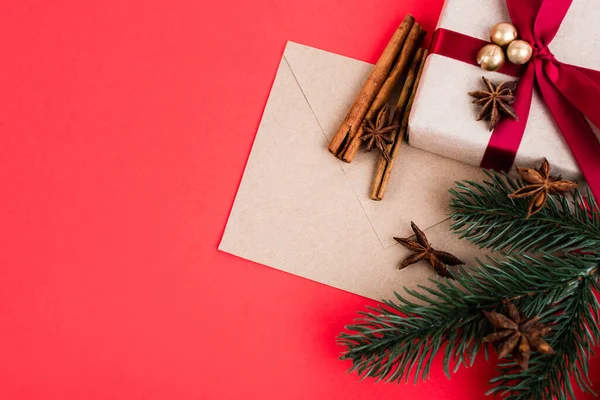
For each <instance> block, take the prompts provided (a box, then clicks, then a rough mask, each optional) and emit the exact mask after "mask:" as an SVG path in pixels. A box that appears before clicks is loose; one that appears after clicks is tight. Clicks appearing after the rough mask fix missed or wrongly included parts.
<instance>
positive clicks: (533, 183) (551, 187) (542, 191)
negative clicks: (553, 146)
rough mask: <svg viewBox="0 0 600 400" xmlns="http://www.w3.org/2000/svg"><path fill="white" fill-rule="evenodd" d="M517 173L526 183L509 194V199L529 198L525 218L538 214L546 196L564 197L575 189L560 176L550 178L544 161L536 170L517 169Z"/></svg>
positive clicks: (572, 183)
mask: <svg viewBox="0 0 600 400" xmlns="http://www.w3.org/2000/svg"><path fill="white" fill-rule="evenodd" d="M517 172H518V173H519V175H521V178H522V179H523V180H524V181H525V182H527V183H528V185H527V186H524V187H522V188H521V189H519V190H517V191H516V192H514V193H512V194H509V195H508V197H510V198H511V199H521V198H525V197H531V201H530V202H529V209H528V210H527V218H529V217H531V216H532V215H533V214H535V213H537V212H539V211H540V210H541V209H542V208H543V207H544V205H545V204H546V200H548V195H551V194H556V195H562V196H564V195H565V194H567V193H568V192H570V191H571V190H573V189H575V188H576V187H577V184H576V183H575V182H571V181H565V180H563V179H562V177H561V176H550V164H549V163H548V160H546V159H544V162H543V163H542V166H541V167H540V168H537V169H532V168H519V167H517Z"/></svg>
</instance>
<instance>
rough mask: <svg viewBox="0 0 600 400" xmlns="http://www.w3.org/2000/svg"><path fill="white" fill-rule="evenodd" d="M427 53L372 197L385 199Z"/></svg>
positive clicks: (424, 53) (422, 60) (425, 51)
mask: <svg viewBox="0 0 600 400" xmlns="http://www.w3.org/2000/svg"><path fill="white" fill-rule="evenodd" d="M427 54H428V52H427V50H423V52H422V54H421V57H420V60H419V70H418V72H417V76H416V78H415V80H414V83H413V85H412V89H411V94H410V98H409V100H408V103H407V104H406V108H405V109H404V112H403V115H402V122H401V123H400V128H399V130H398V134H397V137H396V140H395V141H394V144H393V146H392V149H391V152H390V161H389V162H387V163H386V165H385V171H384V172H383V176H382V177H381V184H380V185H379V189H378V190H377V192H376V195H375V196H374V193H375V186H376V185H377V182H378V181H377V180H376V181H375V182H374V184H373V186H374V187H373V190H372V191H371V198H372V199H374V200H383V196H384V195H385V191H386V190H387V186H388V183H389V181H390V177H391V175H392V170H393V169H394V164H395V161H396V157H397V156H398V152H399V151H400V146H401V145H402V140H403V139H404V137H405V135H406V130H407V128H408V118H409V116H410V110H411V108H412V105H413V102H414V100H415V94H416V93H417V88H418V87H419V81H420V80H421V75H422V74H423V68H424V67H425V61H426V59H427ZM401 97H402V96H401ZM396 111H398V110H396ZM394 118H396V115H394ZM376 178H377V176H376Z"/></svg>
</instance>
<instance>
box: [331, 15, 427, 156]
mask: <svg viewBox="0 0 600 400" xmlns="http://www.w3.org/2000/svg"><path fill="white" fill-rule="evenodd" d="M414 24H415V18H414V17H413V16H412V15H410V14H408V15H407V16H406V17H405V18H404V20H403V21H402V23H401V24H400V26H399V27H398V29H396V31H395V32H394V35H393V36H392V39H391V40H390V42H389V43H388V45H387V46H386V48H385V50H384V51H383V54H382V55H381V57H380V58H379V61H377V64H375V67H374V68H373V71H372V72H371V75H369V78H368V79H367V81H366V82H365V84H364V85H363V88H362V90H361V91H360V93H359V95H358V97H357V98H356V101H355V102H354V104H353V105H352V108H350V111H348V114H347V115H346V118H345V119H344V121H343V122H342V125H341V126H340V127H339V129H338V131H337V132H336V134H335V135H334V137H333V139H332V140H331V142H330V143H329V151H330V152H331V153H333V154H335V155H336V157H338V158H342V157H343V150H345V148H346V144H347V143H348V140H349V139H352V138H353V137H354V136H355V135H356V133H357V132H358V129H359V128H360V127H361V125H362V122H363V119H364V118H365V115H366V114H367V111H368V110H369V107H370V106H371V104H372V103H373V100H374V99H375V97H376V96H377V93H379V89H381V86H382V85H383V83H384V81H385V79H386V78H387V76H388V74H389V72H390V70H391V69H392V65H393V63H394V60H395V59H396V58H397V56H398V53H400V50H401V49H402V46H403V45H404V42H405V41H406V38H407V36H408V34H409V32H410V30H411V28H412V27H413V25H414Z"/></svg>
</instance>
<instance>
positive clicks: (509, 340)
mask: <svg viewBox="0 0 600 400" xmlns="http://www.w3.org/2000/svg"><path fill="white" fill-rule="evenodd" d="M504 306H505V307H506V309H507V311H508V315H503V314H500V313H497V312H494V311H492V312H487V311H484V312H483V313H484V314H485V316H486V317H487V319H488V321H490V323H491V324H492V325H493V326H494V328H496V329H497V331H496V332H494V333H492V334H490V335H487V336H486V337H484V338H483V341H484V342H502V343H501V344H500V346H499V347H498V358H505V357H506V356H508V355H509V354H510V353H511V352H512V355H513V358H514V360H515V361H516V362H517V364H518V365H519V366H520V367H521V368H522V369H527V367H528V366H529V358H530V356H531V349H533V350H537V351H538V352H540V353H542V354H553V353H554V350H553V349H552V347H550V345H549V344H548V343H546V341H544V339H542V336H545V335H546V334H548V332H550V331H551V330H552V329H551V328H550V327H549V326H547V325H546V324H543V323H541V322H540V317H539V316H535V317H533V318H526V317H525V316H524V315H523V314H521V313H520V312H519V310H517V307H515V306H514V305H513V304H512V303H511V302H510V301H508V300H506V301H505V302H504Z"/></svg>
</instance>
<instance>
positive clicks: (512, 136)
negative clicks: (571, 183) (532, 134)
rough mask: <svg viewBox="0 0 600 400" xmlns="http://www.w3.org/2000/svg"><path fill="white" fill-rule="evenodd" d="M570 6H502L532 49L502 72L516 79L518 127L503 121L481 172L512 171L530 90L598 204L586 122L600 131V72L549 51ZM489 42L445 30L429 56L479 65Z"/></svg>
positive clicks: (599, 147)
mask: <svg viewBox="0 0 600 400" xmlns="http://www.w3.org/2000/svg"><path fill="white" fill-rule="evenodd" d="M572 2H573V0H506V3H507V5H508V10H509V12H510V16H511V19H512V22H513V24H514V25H515V26H516V27H517V30H518V31H519V36H520V37H521V39H523V40H526V41H527V42H529V43H530V44H531V45H532V46H533V48H534V52H533V57H532V59H531V61H530V62H529V63H528V64H527V65H525V66H523V67H517V66H516V65H512V64H507V65H505V66H504V67H503V68H502V69H500V72H503V73H506V74H509V75H513V76H518V77H520V81H519V85H518V88H517V96H516V101H515V104H514V105H513V106H514V109H515V111H516V113H517V115H518V116H519V121H516V120H512V119H504V120H502V121H501V122H500V123H499V124H498V126H497V127H496V129H495V130H494V132H493V134H492V136H491V138H490V141H489V144H488V148H487V150H486V152H485V154H484V157H483V161H482V162H481V166H482V167H483V168H491V169H496V170H504V171H506V170H508V169H510V168H511V166H512V164H513V162H514V160H515V156H516V154H517V151H518V149H519V145H520V144H521V139H522V138H523V133H524V132H525V127H526V125H527V119H528V117H529V111H530V109H531V99H532V95H533V87H534V85H535V86H536V87H537V88H538V90H539V91H540V93H541V95H542V98H543V99H544V101H545V102H546V105H547V106H548V109H549V110H550V112H551V113H552V116H553V117H554V120H555V121H556V124H557V125H558V127H559V129H560V130H561V132H562V135H563V136H564V138H565V141H566V142H567V144H568V145H569V147H570V148H571V152H572V153H573V156H574V157H575V159H576V160H577V163H578V164H579V168H580V169H581V171H582V173H583V175H584V176H585V178H586V180H587V182H588V183H589V185H590V188H591V189H592V192H593V193H594V196H595V197H596V198H597V199H600V142H598V139H597V138H596V136H595V135H594V132H593V131H592V128H591V127H590V125H589V124H588V122H587V121H586V117H587V118H588V119H589V120H590V121H591V122H592V123H593V124H594V125H596V126H597V127H600V71H594V70H590V69H586V68H582V67H578V66H575V65H569V64H565V63H561V62H559V61H558V60H556V58H555V57H554V55H553V54H552V53H551V52H550V50H549V49H548V45H549V44H550V42H552V40H553V39H554V36H555V35H556V32H557V31H558V29H559V27H560V25H561V23H562V21H563V19H564V17H565V15H566V14H567V11H568V10H569V7H571V3H572ZM485 44H487V42H485V41H483V40H479V39H476V38H473V37H470V36H466V35H463V34H460V33H457V32H453V31H449V30H446V29H438V31H437V32H436V33H435V37H434V40H433V42H432V47H431V54H439V55H443V56H446V57H450V58H453V59H455V60H458V61H463V62H466V63H469V64H473V65H477V63H476V58H477V57H476V55H477V52H478V51H479V50H480V49H481V48H482V47H483V46H484V45H485Z"/></svg>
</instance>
